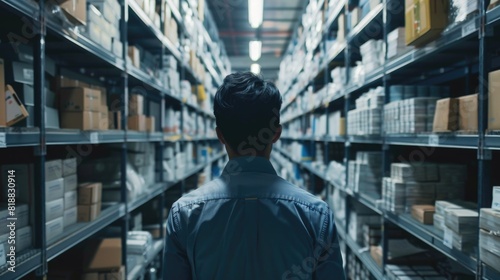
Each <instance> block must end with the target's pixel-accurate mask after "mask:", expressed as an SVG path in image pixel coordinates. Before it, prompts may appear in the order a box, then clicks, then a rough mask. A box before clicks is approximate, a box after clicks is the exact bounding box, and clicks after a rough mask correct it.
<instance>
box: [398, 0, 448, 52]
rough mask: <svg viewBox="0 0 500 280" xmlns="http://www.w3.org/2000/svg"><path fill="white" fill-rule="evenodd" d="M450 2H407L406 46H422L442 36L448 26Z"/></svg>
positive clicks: (441, 0) (424, 0) (427, 0)
mask: <svg viewBox="0 0 500 280" xmlns="http://www.w3.org/2000/svg"><path fill="white" fill-rule="evenodd" d="M448 5H449V2H448V0H406V1H405V8H406V12H405V30H406V44H407V45H415V46H422V45H424V44H426V43H428V42H430V41H432V40H434V39H436V38H437V37H439V35H440V34H441V32H442V31H443V29H444V28H446V26H447V24H448V9H449V8H448Z"/></svg>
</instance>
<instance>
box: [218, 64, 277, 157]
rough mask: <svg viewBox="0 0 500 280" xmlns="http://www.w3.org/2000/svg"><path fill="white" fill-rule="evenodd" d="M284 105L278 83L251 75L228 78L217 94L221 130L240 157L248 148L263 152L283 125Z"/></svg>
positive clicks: (246, 73)
mask: <svg viewBox="0 0 500 280" xmlns="http://www.w3.org/2000/svg"><path fill="white" fill-rule="evenodd" d="M281 103H282V100H281V94H280V92H279V90H278V88H277V87H276V86H275V85H274V83H271V82H266V81H264V80H263V79H262V78H260V77H259V76H256V75H254V74H252V73H250V72H245V73H234V74H231V75H228V76H227V77H226V78H225V79H224V83H223V84H222V85H221V86H220V87H219V89H218V90H217V93H216V94H215V101H214V114H215V120H216V123H217V127H218V128H219V129H220V131H221V133H222V135H223V136H224V139H225V140H226V142H227V144H228V145H229V146H230V147H231V148H232V149H233V150H234V151H235V152H237V153H238V154H242V151H243V149H248V148H251V149H254V150H253V151H255V152H256V153H258V152H261V151H263V147H265V146H267V145H268V144H270V143H271V142H272V139H273V137H274V135H275V132H276V130H277V129H278V127H279V125H280V110H281Z"/></svg>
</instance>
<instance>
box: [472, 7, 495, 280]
mask: <svg viewBox="0 0 500 280" xmlns="http://www.w3.org/2000/svg"><path fill="white" fill-rule="evenodd" d="M488 2H489V1H487V0H480V1H479V4H480V5H479V12H480V17H479V20H480V23H479V108H478V114H479V116H478V128H479V131H478V138H479V143H478V144H479V146H478V149H477V152H478V155H477V156H478V185H477V191H478V195H477V197H478V203H477V206H478V211H479V209H481V208H487V207H491V202H492V190H493V187H492V185H491V171H492V170H491V157H492V156H491V150H488V149H487V147H486V145H485V138H486V136H485V134H486V130H487V128H488V71H489V70H490V64H489V63H490V61H491V60H490V56H489V52H488V50H487V47H488V41H489V40H491V36H492V35H491V34H490V33H491V32H490V30H487V29H486V28H487V27H486V10H487V8H488ZM478 238H479V229H478ZM477 260H478V261H477V268H476V269H477V271H476V279H482V277H483V265H482V261H481V255H480V253H479V252H478V255H477Z"/></svg>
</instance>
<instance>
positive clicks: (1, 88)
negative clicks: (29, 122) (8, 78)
mask: <svg viewBox="0 0 500 280" xmlns="http://www.w3.org/2000/svg"><path fill="white" fill-rule="evenodd" d="M5 108H6V107H5V64H4V62H3V59H1V58H0V111H2V112H4V110H5ZM6 116H7V114H0V127H4V126H6V125H7V121H6Z"/></svg>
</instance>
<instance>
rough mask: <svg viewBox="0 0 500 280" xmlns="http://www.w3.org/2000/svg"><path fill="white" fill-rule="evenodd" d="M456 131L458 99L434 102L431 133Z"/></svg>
mask: <svg viewBox="0 0 500 280" xmlns="http://www.w3.org/2000/svg"><path fill="white" fill-rule="evenodd" d="M457 129H458V99H456V98H445V99H440V100H438V101H436V113H435V114H434V124H433V127H432V131H433V132H449V131H454V130H457Z"/></svg>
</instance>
